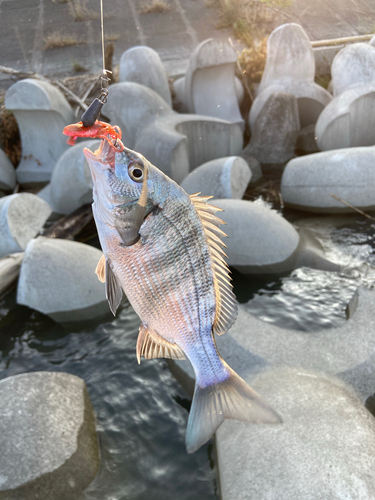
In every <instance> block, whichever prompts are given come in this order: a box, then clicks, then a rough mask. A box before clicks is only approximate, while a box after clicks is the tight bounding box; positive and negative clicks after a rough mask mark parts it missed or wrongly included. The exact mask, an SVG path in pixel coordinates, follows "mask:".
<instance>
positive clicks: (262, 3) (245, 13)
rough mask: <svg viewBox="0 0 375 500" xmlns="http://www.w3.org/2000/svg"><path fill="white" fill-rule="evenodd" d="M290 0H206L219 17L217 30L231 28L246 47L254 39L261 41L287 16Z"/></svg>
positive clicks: (250, 45)
mask: <svg viewBox="0 0 375 500" xmlns="http://www.w3.org/2000/svg"><path fill="white" fill-rule="evenodd" d="M291 4H292V0H207V1H206V5H208V6H209V7H214V8H216V9H217V10H218V12H219V15H220V23H219V26H218V28H232V29H233V31H234V34H235V36H236V37H237V38H239V39H240V40H241V41H243V42H244V43H245V44H246V45H247V46H248V47H252V46H253V43H254V39H263V38H264V37H265V36H266V34H267V33H270V32H271V31H272V29H273V28H274V27H275V24H276V22H277V21H278V20H279V19H280V18H284V17H285V16H287V15H288V14H287V12H286V9H288V7H290V6H291Z"/></svg>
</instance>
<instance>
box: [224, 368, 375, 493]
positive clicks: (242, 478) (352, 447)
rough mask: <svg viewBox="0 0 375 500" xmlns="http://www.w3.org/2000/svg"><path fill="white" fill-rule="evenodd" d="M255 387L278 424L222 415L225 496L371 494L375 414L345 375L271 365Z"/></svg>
mask: <svg viewBox="0 0 375 500" xmlns="http://www.w3.org/2000/svg"><path fill="white" fill-rule="evenodd" d="M250 383H251V385H252V387H254V389H255V390H256V391H258V392H259V393H260V394H262V396H264V398H265V399H266V400H267V401H268V402H269V403H270V404H272V406H273V407H274V408H276V409H277V410H278V411H279V412H280V413H281V415H282V417H283V423H282V424H281V425H276V426H266V425H259V426H258V425H251V424H247V423H243V422H236V421H233V420H232V421H229V420H228V421H225V422H224V424H223V425H222V426H221V427H220V428H219V429H218V432H217V434H216V444H217V452H218V467H219V470H220V485H221V495H222V498H223V500H238V499H239V498H243V499H245V498H256V499H257V500H269V499H271V498H275V499H276V498H285V499H286V498H287V499H288V500H311V499H312V498H314V499H315V500H323V499H324V500H327V499H329V500H341V499H343V498H347V499H349V498H350V499H351V500H370V499H372V498H373V492H374V488H375V480H374V476H373V474H372V471H373V468H374V467H375V459H374V457H373V454H372V451H371V450H372V448H373V446H374V445H375V420H374V418H373V416H372V415H371V414H370V412H369V411H368V410H367V409H365V408H364V407H363V405H362V404H361V402H360V401H359V399H358V398H357V397H356V396H355V395H354V394H353V393H352V391H351V390H350V388H349V387H348V386H346V385H345V384H344V383H343V382H342V381H340V380H337V379H336V378H333V377H328V376H327V375H325V374H322V373H319V372H315V371H310V370H303V369H300V368H293V369H290V368H289V369H279V370H275V371H269V372H267V373H265V374H263V375H261V376H259V377H257V378H256V379H255V380H250Z"/></svg>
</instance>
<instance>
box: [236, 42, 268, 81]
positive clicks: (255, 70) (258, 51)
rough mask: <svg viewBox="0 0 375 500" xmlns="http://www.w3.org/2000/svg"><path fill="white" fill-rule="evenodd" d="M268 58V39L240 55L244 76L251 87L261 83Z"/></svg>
mask: <svg viewBox="0 0 375 500" xmlns="http://www.w3.org/2000/svg"><path fill="white" fill-rule="evenodd" d="M266 56H267V37H265V38H263V39H262V40H261V41H260V42H259V44H258V45H257V46H256V47H255V46H254V45H253V46H252V47H249V48H245V49H243V50H242V52H240V54H239V55H238V62H239V65H240V67H241V71H242V74H243V75H245V76H246V78H247V81H248V83H249V85H251V84H253V83H259V82H260V80H261V78H262V74H263V70H264V66H265V64H266Z"/></svg>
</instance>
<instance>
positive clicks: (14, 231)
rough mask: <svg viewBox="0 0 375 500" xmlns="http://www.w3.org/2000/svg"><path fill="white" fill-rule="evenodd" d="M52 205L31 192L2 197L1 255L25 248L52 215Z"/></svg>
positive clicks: (0, 224) (0, 207) (0, 211)
mask: <svg viewBox="0 0 375 500" xmlns="http://www.w3.org/2000/svg"><path fill="white" fill-rule="evenodd" d="M51 213H52V210H51V207H50V206H49V205H48V204H47V203H46V202H45V201H43V200H41V199H40V198H38V197H37V196H35V194H31V193H18V194H11V195H9V196H4V197H3V198H1V199H0V257H3V256H4V255H8V254H10V253H14V252H20V251H22V250H24V249H25V248H26V246H27V244H28V242H29V241H30V240H31V239H32V238H34V236H36V235H37V234H38V232H39V231H40V229H41V228H42V227H43V225H44V223H45V222H46V220H47V219H48V217H49V216H50V215H51Z"/></svg>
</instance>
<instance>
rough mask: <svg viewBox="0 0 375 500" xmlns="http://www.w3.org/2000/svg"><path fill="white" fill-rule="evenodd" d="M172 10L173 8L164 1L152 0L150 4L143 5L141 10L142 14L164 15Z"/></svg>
mask: <svg viewBox="0 0 375 500" xmlns="http://www.w3.org/2000/svg"><path fill="white" fill-rule="evenodd" d="M169 10H172V7H171V6H170V5H169V4H168V3H167V2H165V1H164V0H152V1H151V2H149V3H146V4H145V5H143V7H142V9H141V14H154V13H160V14H161V13H163V12H168V11H169Z"/></svg>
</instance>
